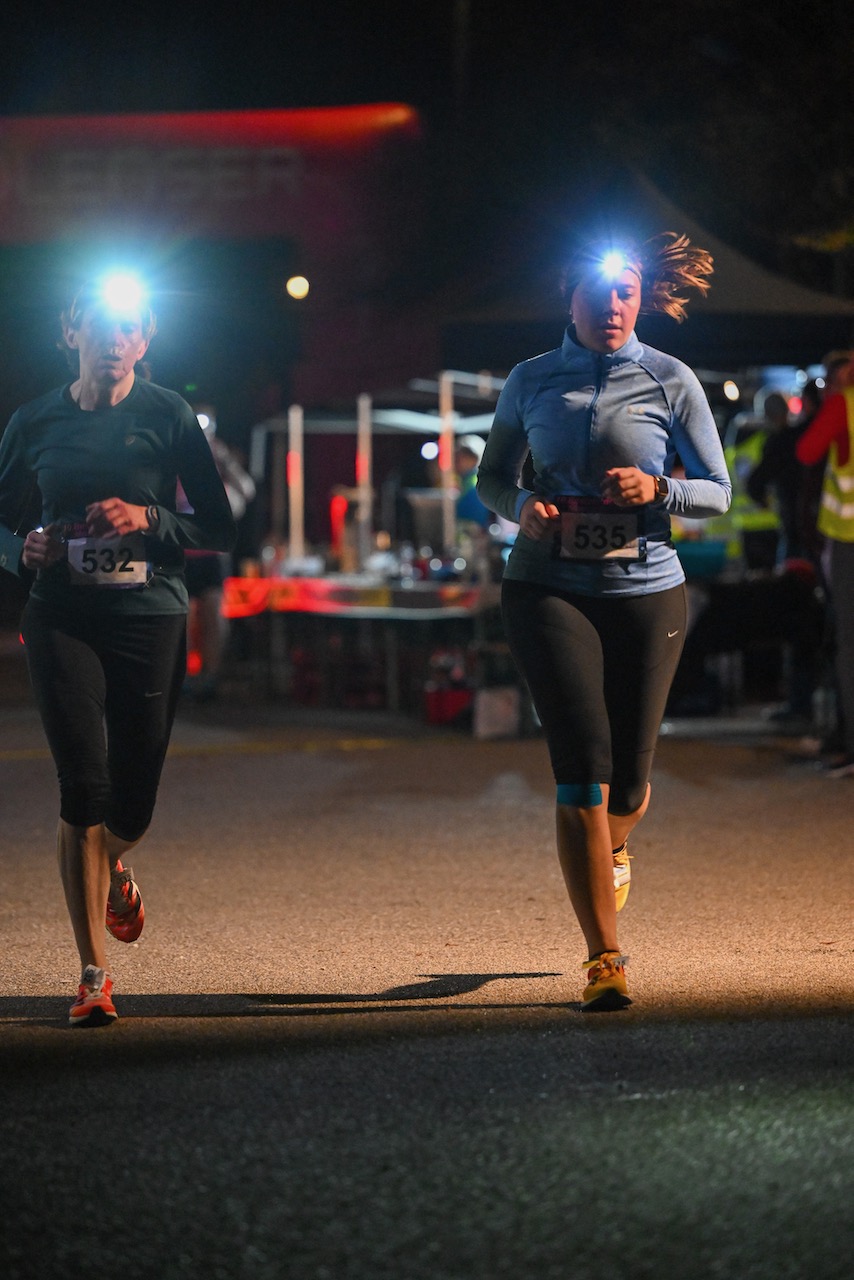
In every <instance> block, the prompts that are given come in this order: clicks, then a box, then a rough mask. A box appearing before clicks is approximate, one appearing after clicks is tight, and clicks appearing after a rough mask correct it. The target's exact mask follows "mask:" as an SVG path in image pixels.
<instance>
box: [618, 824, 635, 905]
mask: <svg viewBox="0 0 854 1280" xmlns="http://www.w3.org/2000/svg"><path fill="white" fill-rule="evenodd" d="M631 856H632V855H631V854H630V853H629V842H628V840H624V841H623V843H622V844H621V845H620V847H619V849H615V850H614V892H615V893H616V895H617V910H618V911H622V909H623V907H624V906H625V905H626V899H627V898H628V896H629V889H630V888H631V887H632V864H631V861H630V859H631Z"/></svg>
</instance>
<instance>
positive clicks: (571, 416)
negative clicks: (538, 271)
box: [477, 330, 732, 596]
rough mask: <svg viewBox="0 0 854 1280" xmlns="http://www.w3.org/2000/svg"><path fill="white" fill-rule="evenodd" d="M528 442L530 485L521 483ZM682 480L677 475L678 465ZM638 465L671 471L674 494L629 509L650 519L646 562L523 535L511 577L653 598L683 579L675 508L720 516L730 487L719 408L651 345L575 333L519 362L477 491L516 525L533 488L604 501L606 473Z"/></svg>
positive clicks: (585, 591)
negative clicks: (602, 346) (560, 554)
mask: <svg viewBox="0 0 854 1280" xmlns="http://www.w3.org/2000/svg"><path fill="white" fill-rule="evenodd" d="M529 450H530V453H531V461H532V464H533V472H534V480H533V489H525V488H522V487H521V485H520V474H521V469H522V464H523V462H524V460H525V457H526V455H527V453H528V451H529ZM677 463H678V464H681V466H682V467H683V468H684V473H685V478H684V479H682V478H681V477H680V478H676V477H673V478H670V477H671V473H672V470H673V467H674V465H675V464H677ZM612 467H638V468H640V470H641V471H645V472H647V473H648V474H649V475H654V476H658V475H663V476H667V477H668V478H669V493H668V496H667V498H665V499H663V500H660V501H656V502H654V503H649V504H648V505H646V506H644V507H641V508H632V509H631V510H633V511H639V512H641V513H642V520H643V522H644V523H645V529H644V533H645V537H646V558H645V559H641V560H632V561H625V560H606V561H595V562H591V561H583V560H567V559H558V558H556V557H555V555H554V550H553V543H552V540H551V539H548V538H547V539H545V540H543V541H535V540H534V539H531V538H528V537H526V536H525V535H524V534H523V533H521V532H520V533H519V535H518V537H517V539H516V541H515V543H514V545H513V549H512V551H511V553H510V556H509V560H508V563H507V567H506V570H505V577H507V578H510V579H513V580H515V581H522V582H540V583H544V584H546V585H548V586H555V587H558V588H560V589H562V590H565V591H572V592H578V593H580V594H582V595H595V596H600V595H645V594H647V593H649V592H653V591H664V590H666V589H667V588H669V587H673V586H677V585H678V584H679V583H680V582H683V581H684V578H685V575H684V573H683V571H682V566H681V564H680V563H679V558H678V556H677V554H676V551H675V549H674V547H673V545H672V543H671V541H670V514H671V513H672V514H674V515H684V516H690V517H691V518H693V519H697V518H702V517H708V516H717V515H721V514H723V513H724V512H725V511H726V510H727V508H728V507H729V503H730V498H731V496H732V486H731V484H730V480H729V475H728V472H727V467H726V462H725V461H724V454H723V448H722V446H721V441H720V436H719V434H718V430H717V426H716V424H715V420H714V418H713V416H712V411H711V409H710V408H709V403H708V401H707V399H706V396H705V393H704V391H703V388H702V386H701V385H700V382H699V381H698V379H697V377H696V375H695V374H694V373H693V372H692V371H691V370H690V369H689V368H688V367H687V365H684V364H682V362H681V361H679V360H676V359H674V357H673V356H669V355H665V354H664V352H662V351H656V350H655V349H654V348H652V347H647V346H644V345H643V344H642V343H641V342H640V341H639V340H638V338H637V337H636V335H635V334H632V336H631V337H630V338H629V340H628V342H626V343H625V344H624V345H623V346H622V347H620V349H619V350H618V351H615V352H613V353H612V354H608V355H600V354H598V353H597V352H595V351H589V350H588V349H587V348H586V347H582V346H579V344H578V343H577V342H575V341H574V339H573V338H572V337H571V336H570V331H569V330H567V332H566V335H565V336H564V340H563V344H562V345H561V346H560V347H559V348H558V349H557V350H555V351H548V352H546V354H545V355H541V356H535V357H534V358H533V359H531V360H525V361H523V362H522V363H521V364H517V365H516V366H515V368H513V369H512V370H511V372H510V374H509V376H508V378H507V381H506V383H505V385H504V388H503V390H502V392H501V395H500V396H499V398H498V404H497V406H496V412H495V419H494V421H493V424H492V429H491V431H490V433H489V439H488V440H487V444H486V450H485V452H484V455H483V459H482V461H481V464H480V468H479V471H478V485H477V492H478V496H479V497H480V499H481V501H482V502H483V503H484V504H485V505H486V506H487V507H489V509H490V510H491V511H494V512H496V514H498V515H501V516H504V517H505V519H508V520H515V521H517V522H518V520H519V514H520V512H521V510H522V507H523V505H524V503H525V502H526V501H527V499H528V498H529V497H530V496H531V494H532V493H534V494H536V495H537V497H540V498H545V499H548V500H550V501H554V500H555V499H556V498H558V497H560V496H562V495H571V496H574V497H584V498H593V499H598V498H599V496H600V493H601V488H602V481H603V478H604V475H605V472H606V471H607V470H609V469H610V468H612Z"/></svg>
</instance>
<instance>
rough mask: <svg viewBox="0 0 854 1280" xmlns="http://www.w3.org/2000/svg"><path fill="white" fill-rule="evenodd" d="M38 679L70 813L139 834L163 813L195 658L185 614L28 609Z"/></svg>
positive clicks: (63, 808) (124, 836)
mask: <svg viewBox="0 0 854 1280" xmlns="http://www.w3.org/2000/svg"><path fill="white" fill-rule="evenodd" d="M22 634H23V637H24V644H25V646H26V653H27V664H28V667H29V672H30V681H31V683H32V686H33V691H34V693H35V697H36V702H37V705H38V709H39V713H40V715H41V719H42V724H43V725H44V730H45V734H46V735H47V740H48V743H49V745H50V750H51V753H52V755H53V759H54V762H55V764H56V770H57V775H58V777H59V790H60V817H62V818H63V819H64V820H65V821H66V822H68V823H70V824H71V825H72V826H79V827H92V826H96V825H97V824H99V823H101V822H104V823H106V825H107V827H108V828H109V830H110V831H112V832H113V833H114V834H115V835H117V836H118V837H119V839H121V840H137V839H139V837H140V836H141V835H143V833H144V832H145V831H146V829H147V827H148V825H149V823H150V822H151V816H152V814H153V812H154V803H155V800H156V797H157V788H158V785H159V782H160V774H161V771H162V769H163V762H164V760H165V758H166V750H167V747H168V746H169V735H170V733H171V732H172V723H173V720H174V718H175V708H176V706H177V703H178V696H179V694H180V691H181V684H182V681H183V678H184V671H185V662H186V639H185V637H186V619H185V618H184V615H183V614H158V615H152V616H150V617H149V616H146V615H136V616H124V617H110V618H104V617H100V618H99V617H94V616H92V615H88V616H82V617H74V618H68V617H66V616H65V615H64V614H63V613H60V612H58V611H55V610H53V609H52V608H50V607H49V606H47V605H45V604H43V603H42V602H41V601H38V600H30V601H28V603H27V606H26V609H25V610H24V619H23V627H22Z"/></svg>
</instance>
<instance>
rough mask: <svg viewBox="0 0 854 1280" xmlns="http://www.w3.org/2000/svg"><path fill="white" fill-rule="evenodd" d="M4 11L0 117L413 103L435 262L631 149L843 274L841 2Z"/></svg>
mask: <svg viewBox="0 0 854 1280" xmlns="http://www.w3.org/2000/svg"><path fill="white" fill-rule="evenodd" d="M10 13H11V11H10ZM5 28H6V29H5V30H4V32H3V40H2V42H0V114H5V115H32V114H64V113H111V112H142V111H149V110H158V111H186V110H216V109H227V108H234V109H239V108H246V109H249V108H261V107H280V108H290V107H306V106H331V105H343V104H348V103H356V102H371V101H382V100H387V101H388V100H398V101H404V102H407V103H410V104H412V105H413V106H415V107H417V108H418V109H419V110H420V111H421V112H422V113H423V116H424V119H425V122H426V124H427V129H428V134H429V147H428V153H427V154H428V164H429V165H430V166H431V179H432V181H431V184H430V189H431V191H432V193H433V204H432V214H433V217H432V224H431V225H432V227H433V230H434V239H433V244H432V246H431V252H430V254H429V255H428V261H427V262H426V263H424V264H413V270H426V271H429V272H431V273H433V274H434V275H435V276H436V277H437V278H439V279H447V278H449V277H450V278H453V276H454V274H455V273H456V272H459V271H463V270H466V269H467V267H468V265H469V264H470V263H471V261H472V259H473V257H475V256H476V254H477V250H478V246H479V244H481V243H482V241H483V239H484V232H485V230H486V229H487V227H488V225H489V224H491V223H493V222H494V221H495V220H496V219H499V218H501V217H511V216H512V214H513V213H514V211H518V210H520V209H525V208H527V207H530V204H531V202H536V201H537V200H539V199H545V198H546V196H545V193H546V192H549V191H551V192H554V191H558V192H559V191H562V190H564V189H566V190H573V189H579V188H581V187H583V186H584V185H585V183H589V182H596V181H597V180H599V179H600V178H601V173H602V171H603V169H606V168H607V167H608V166H609V165H611V164H614V163H620V164H626V163H628V164H630V165H633V166H636V167H638V168H639V169H641V170H642V171H643V172H645V173H647V174H648V175H649V177H650V178H651V179H652V180H653V181H654V182H656V183H657V184H658V185H659V186H660V187H661V188H662V189H663V190H664V191H665V192H666V193H667V195H668V196H669V197H670V198H671V199H673V200H674V201H675V202H676V203H677V204H679V205H680V206H681V207H684V208H685V209H686V211H687V212H688V213H690V214H691V215H693V216H694V217H695V218H697V220H698V221H700V222H701V223H702V224H703V225H705V226H708V227H709V228H710V229H711V230H713V231H714V232H715V233H716V234H718V235H719V236H721V237H722V238H723V239H725V240H727V241H728V242H729V243H731V244H734V245H735V246H736V247H739V248H741V249H743V250H745V251H747V252H749V253H750V254H751V256H753V257H754V258H756V259H757V260H759V261H762V262H763V263H765V264H766V265H769V266H773V267H774V268H776V269H779V270H782V271H784V272H785V273H787V274H789V275H790V276H791V277H792V278H796V279H799V280H800V281H802V282H803V283H809V284H812V285H814V286H815V287H819V288H823V289H826V290H828V291H831V292H837V293H840V294H843V295H848V296H850V295H851V292H852V287H854V270H852V241H854V76H852V74H851V68H852V66H854V24H852V23H851V21H850V9H849V7H848V6H847V5H846V4H844V3H842V0H833V2H830V3H825V4H823V5H820V6H814V7H812V8H807V7H806V6H800V5H794V4H789V3H780V4H776V5H772V6H765V7H764V8H760V9H757V8H756V7H755V6H746V5H743V4H742V3H741V0H681V3H679V4H670V3H661V4H656V5H638V4H636V3H634V4H630V3H623V2H622V0H615V2H614V3H611V4H608V5H595V4H593V5H591V4H589V3H571V2H568V3H563V4H555V3H551V0H545V2H543V3H533V4H521V3H518V2H515V0H408V2H407V3H401V2H400V0H367V2H366V0H362V2H361V3H358V2H356V0H337V2H336V0H310V2H309V0H301V2H297V3H293V2H292V3H285V4H282V3H278V4H264V3H261V4H256V5H253V6H248V7H246V8H244V9H238V8H236V7H231V8H230V9H228V10H226V11H224V12H217V11H215V10H214V9H213V8H212V7H204V8H203V7H202V6H196V5H192V6H185V5H181V4H172V5H167V4H161V3H154V4H147V5H139V6H135V7H131V6H128V5H120V6H118V7H116V6H106V5H92V4H90V5H87V6H77V7H71V6H62V7H60V6H58V5H53V4H48V5H47V6H40V7H38V8H36V7H34V6H33V7H30V8H28V9H24V10H22V11H17V10H16V12H15V15H14V19H13V18H12V17H11V16H9V17H7V19H6V22H5ZM541 193H542V194H541Z"/></svg>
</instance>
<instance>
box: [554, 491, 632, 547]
mask: <svg viewBox="0 0 854 1280" xmlns="http://www.w3.org/2000/svg"><path fill="white" fill-rule="evenodd" d="M555 506H556V507H557V508H558V510H559V511H560V528H559V532H558V533H557V535H556V538H555V554H556V556H557V559H558V560H645V559H646V538H645V537H644V536H643V514H642V511H641V510H640V509H634V508H631V509H630V508H627V507H616V506H614V504H613V503H610V502H598V501H597V500H596V499H595V498H570V497H560V498H556V499H555Z"/></svg>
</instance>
